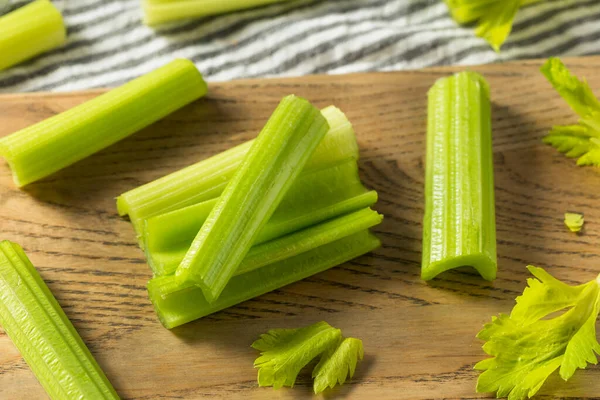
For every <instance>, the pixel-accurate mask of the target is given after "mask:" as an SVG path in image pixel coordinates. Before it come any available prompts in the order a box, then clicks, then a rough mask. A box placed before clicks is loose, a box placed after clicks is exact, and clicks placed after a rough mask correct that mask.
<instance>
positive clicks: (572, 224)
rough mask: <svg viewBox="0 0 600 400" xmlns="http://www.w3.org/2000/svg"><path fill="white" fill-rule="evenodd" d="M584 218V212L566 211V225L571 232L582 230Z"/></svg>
mask: <svg viewBox="0 0 600 400" xmlns="http://www.w3.org/2000/svg"><path fill="white" fill-rule="evenodd" d="M583 224H584V219H583V215H582V214H578V213H565V225H566V226H567V228H569V230H570V231H571V232H581V228H583Z"/></svg>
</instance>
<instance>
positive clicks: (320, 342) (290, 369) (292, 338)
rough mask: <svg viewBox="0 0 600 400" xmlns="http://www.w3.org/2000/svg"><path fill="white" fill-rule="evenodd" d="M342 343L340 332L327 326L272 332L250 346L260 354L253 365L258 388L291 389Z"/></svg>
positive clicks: (323, 323) (324, 324)
mask: <svg viewBox="0 0 600 400" xmlns="http://www.w3.org/2000/svg"><path fill="white" fill-rule="evenodd" d="M341 340H342V331H340V330H339V329H336V328H334V327H332V326H331V325H329V324H328V323H326V322H317V323H316V324H313V325H310V326H307V327H305V328H299V329H285V330H280V329H277V330H274V331H270V332H268V333H267V334H264V335H262V336H261V338H260V339H259V340H257V341H256V342H254V343H253V344H252V347H254V348H255V349H257V350H260V351H261V355H260V357H258V358H257V359H256V361H254V367H255V368H258V369H259V370H258V386H273V388H275V389H279V388H280V387H282V386H289V387H293V386H294V383H295V382H296V377H297V376H298V374H299V373H300V371H301V370H302V368H304V367H305V366H306V365H308V363H310V362H311V361H312V360H313V359H315V358H316V357H318V356H319V355H320V354H322V353H325V352H327V350H328V349H330V348H332V347H333V348H335V347H336V346H337V345H338V343H340V341H341Z"/></svg>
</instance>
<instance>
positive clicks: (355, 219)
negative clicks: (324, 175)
mask: <svg viewBox="0 0 600 400" xmlns="http://www.w3.org/2000/svg"><path fill="white" fill-rule="evenodd" d="M382 220H383V216H382V215H380V214H378V213H377V212H375V211H373V210H371V209H369V208H363V209H362V210H359V211H355V212H352V213H350V214H346V215H342V216H338V217H337V218H334V219H331V220H328V221H325V222H322V223H320V224H317V225H313V226H310V227H307V228H305V229H302V230H298V231H295V232H293V233H290V234H288V235H285V236H281V237H278V238H276V239H273V240H271V241H268V242H265V243H262V244H257V245H255V246H253V247H252V248H251V249H250V251H249V252H248V254H247V255H246V257H245V258H244V260H243V261H242V263H241V264H240V266H239V267H238V269H237V270H236V272H235V275H236V276H237V275H241V274H245V273H247V272H250V271H253V270H255V269H258V268H262V267H264V266H266V265H269V264H272V263H274V262H277V261H282V260H285V259H287V258H291V257H294V256H296V255H298V254H301V253H304V252H307V251H310V250H313V249H315V248H317V247H319V246H323V245H325V244H328V243H331V242H334V241H336V240H339V239H341V238H343V237H346V236H350V235H352V234H354V233H356V232H359V231H362V230H365V229H368V228H371V227H373V226H375V225H378V224H379V223H381V221H382ZM175 278H176V277H175V276H173V275H170V276H168V278H165V279H161V278H154V279H157V282H160V284H155V285H154V288H155V293H157V294H159V295H161V296H163V297H165V296H167V295H170V294H172V293H174V292H176V291H181V290H184V289H186V290H187V289H189V288H190V287H192V285H188V286H185V287H183V286H181V285H180V284H178V282H177V280H176V279H175Z"/></svg>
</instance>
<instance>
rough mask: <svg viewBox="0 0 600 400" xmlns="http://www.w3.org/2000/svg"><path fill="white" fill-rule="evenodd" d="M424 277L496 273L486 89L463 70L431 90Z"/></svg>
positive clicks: (480, 80)
mask: <svg viewBox="0 0 600 400" xmlns="http://www.w3.org/2000/svg"><path fill="white" fill-rule="evenodd" d="M428 114H429V115H428V128H427V160H426V179H425V182H426V183H425V218H424V222H423V262H422V278H423V279H425V280H430V279H433V278H434V277H435V276H436V275H438V274H439V273H441V272H443V271H446V270H449V269H452V268H456V267H460V266H472V267H474V268H475V269H476V270H477V271H478V272H479V273H480V274H481V276H482V277H483V278H485V279H487V280H493V279H495V277H496V270H497V263H496V227H495V213H494V178H493V155H492V137H491V115H490V99H489V87H488V84H487V82H486V81H485V79H484V78H483V77H481V76H480V75H478V74H475V73H472V72H463V73H459V74H456V75H454V76H452V77H448V78H444V79H440V80H438V81H437V82H436V83H435V85H434V86H433V87H432V88H431V90H430V91H429V110H428Z"/></svg>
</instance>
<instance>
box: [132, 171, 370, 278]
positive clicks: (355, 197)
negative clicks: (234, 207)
mask: <svg viewBox="0 0 600 400" xmlns="http://www.w3.org/2000/svg"><path fill="white" fill-rule="evenodd" d="M216 201H217V199H212V200H208V201H206V202H203V203H199V204H195V205H193V206H189V207H185V208H182V209H179V210H175V211H171V212H169V213H166V214H162V215H158V216H156V217H152V218H149V219H148V220H146V224H145V227H144V232H143V238H144V242H145V250H146V255H147V258H148V264H150V267H151V268H152V270H153V271H154V273H155V274H156V275H169V274H172V273H174V272H175V270H176V268H177V266H178V265H179V263H181V261H182V260H183V258H184V256H185V254H186V253H187V251H188V249H189V248H190V246H191V244H192V242H193V240H194V238H195V236H196V234H197V233H198V231H199V230H200V228H201V227H202V224H203V223H204V221H205V220H206V218H207V217H208V215H209V213H210V211H211V210H212V208H213V207H214V205H215V203H216ZM376 201H377V193H376V192H375V191H372V192H368V191H367V189H366V188H365V187H364V186H363V184H362V182H361V181H360V178H359V176H358V165H357V163H356V161H355V160H352V159H350V160H347V161H345V162H342V163H341V164H339V165H336V166H333V167H328V168H325V169H322V170H316V171H312V172H308V173H305V174H303V175H301V176H300V177H299V178H298V180H297V181H296V182H295V183H294V184H293V185H292V187H291V188H290V190H289V192H288V193H287V195H286V196H285V197H284V199H283V200H282V202H281V204H280V205H279V207H278V208H277V210H276V211H275V213H274V214H273V216H272V217H271V219H270V220H269V222H268V223H267V225H265V227H264V228H263V229H262V230H261V231H260V233H259V234H258V237H257V238H256V239H255V241H254V245H257V244H260V243H264V242H267V241H269V240H272V239H275V238H277V237H280V236H283V235H286V234H288V233H291V232H294V231H296V230H299V229H303V228H305V227H307V226H310V225H313V224H316V223H319V222H321V221H324V220H327V219H330V218H334V217H337V216H339V215H342V214H346V213H349V212H352V211H355V210H358V209H361V208H364V207H369V206H371V205H373V204H375V202H376Z"/></svg>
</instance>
